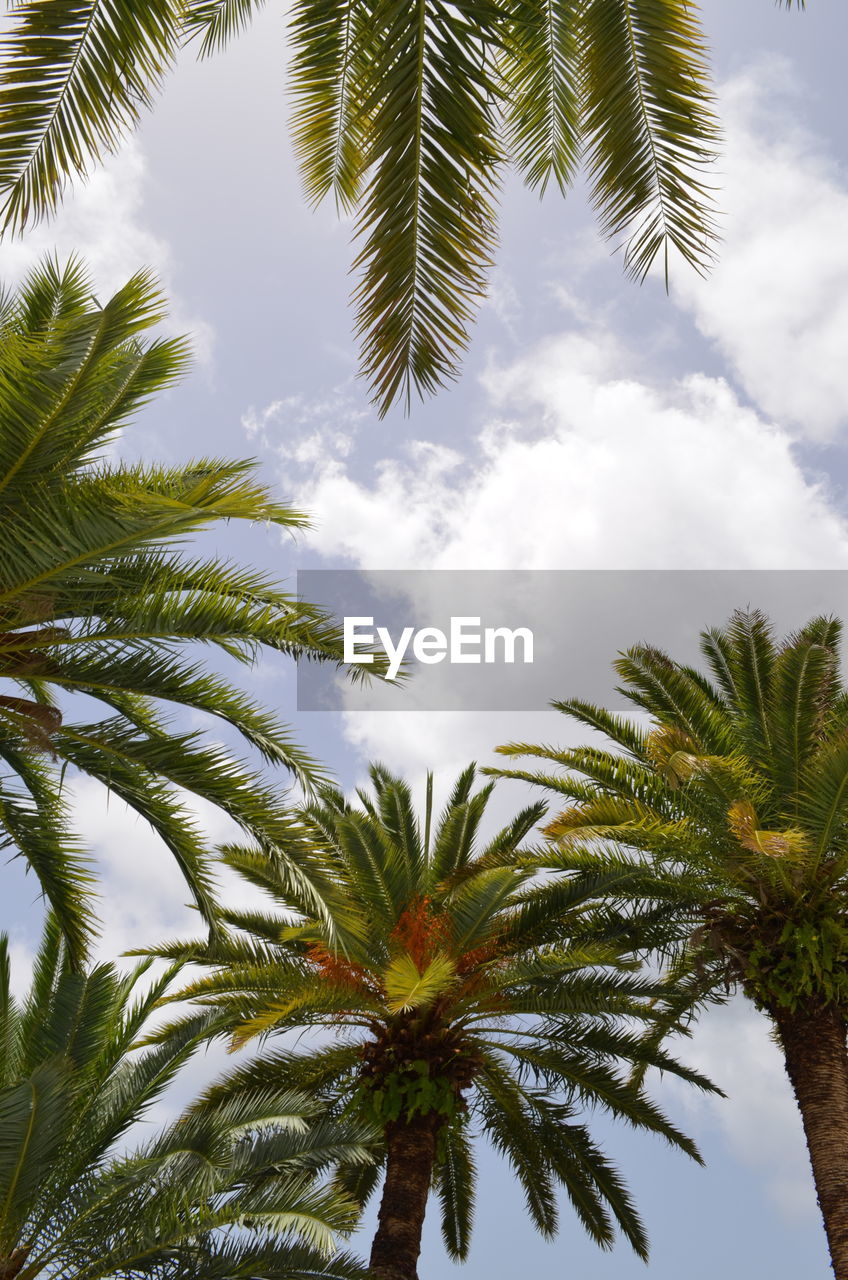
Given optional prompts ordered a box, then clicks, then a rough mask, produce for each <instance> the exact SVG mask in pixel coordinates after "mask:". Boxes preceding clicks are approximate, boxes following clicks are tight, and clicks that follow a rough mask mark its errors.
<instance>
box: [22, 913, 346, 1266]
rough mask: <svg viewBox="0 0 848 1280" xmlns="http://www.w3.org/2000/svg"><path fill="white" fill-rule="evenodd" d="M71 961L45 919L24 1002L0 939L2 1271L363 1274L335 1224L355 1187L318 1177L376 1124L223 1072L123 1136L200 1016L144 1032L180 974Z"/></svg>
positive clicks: (191, 1042)
mask: <svg viewBox="0 0 848 1280" xmlns="http://www.w3.org/2000/svg"><path fill="white" fill-rule="evenodd" d="M147 968H148V965H147V964H146V963H145V964H142V965H141V966H139V968H138V969H137V970H135V971H134V972H133V973H131V974H129V975H126V976H123V975H121V974H119V973H118V972H116V970H115V969H114V968H113V967H112V966H110V965H100V966H98V967H97V968H95V969H92V970H91V971H90V972H89V973H88V974H82V973H80V972H72V971H71V970H70V969H69V967H68V965H67V963H66V960H65V957H64V947H63V943H62V940H61V934H60V931H59V929H58V928H57V926H56V923H55V920H50V921H49V922H48V926H47V929H46V932H45V938H44V941H43V944H42V947H41V949H40V952H39V955H38V957H37V960H36V966H35V974H34V978H33V982H32V986H31V989H30V991H29V994H28V995H27V997H26V998H25V1000H24V1001H23V1002H18V1001H16V1000H15V999H14V998H13V996H12V995H11V992H10V977H11V974H10V966H9V957H8V950H7V945H6V939H5V938H3V939H1V940H0V1275H2V1276H4V1277H5V1278H6V1280H13V1278H14V1277H18V1280H49V1278H51V1277H56V1278H57V1280H58V1277H62V1280H130V1277H133V1278H134V1280H140V1278H141V1277H149V1278H150V1280H189V1278H191V1280H235V1278H236V1277H240V1276H241V1277H247V1276H250V1277H253V1278H255V1280H305V1278H306V1277H311V1276H328V1277H337V1278H338V1280H360V1278H361V1277H363V1276H364V1272H363V1271H362V1269H361V1268H360V1267H359V1266H358V1265H357V1264H356V1263H355V1262H354V1261H353V1260H352V1259H351V1258H349V1257H347V1256H345V1255H340V1254H337V1253H336V1251H335V1238H336V1235H337V1233H338V1232H339V1231H347V1230H349V1229H350V1227H351V1226H352V1225H353V1223H354V1222H355V1218H356V1205H355V1203H354V1202H353V1201H352V1200H351V1199H350V1198H349V1197H346V1196H345V1195H344V1194H343V1193H342V1192H341V1191H340V1190H339V1189H338V1188H333V1187H332V1186H331V1185H330V1183H329V1182H328V1181H326V1180H324V1181H322V1180H321V1178H320V1176H319V1175H320V1172H321V1170H322V1169H327V1170H332V1167H333V1166H334V1165H335V1164H336V1163H338V1161H339V1160H342V1159H343V1160H344V1161H345V1162H346V1163H347V1164H348V1165H350V1164H351V1163H353V1164H356V1162H358V1161H365V1160H367V1159H368V1158H369V1157H368V1153H367V1149H366V1147H365V1146H364V1145H363V1138H365V1137H366V1136H367V1135H365V1134H364V1133H357V1132H356V1131H355V1130H354V1128H353V1127H352V1126H351V1125H348V1126H347V1128H343V1127H341V1126H339V1125H337V1124H333V1123H330V1122H327V1121H325V1120H319V1119H316V1116H315V1107H314V1105H313V1104H311V1103H310V1102H309V1101H308V1100H307V1099H305V1098H304V1097H302V1096H301V1095H298V1094H297V1093H295V1092H292V1091H291V1090H285V1089H283V1088H276V1089H274V1088H272V1087H270V1086H267V1085H266V1086H264V1087H263V1088H262V1089H250V1088H244V1087H235V1088H233V1089H231V1088H230V1087H229V1085H228V1083H227V1082H226V1080H223V1081H219V1082H218V1083H217V1084H216V1085H214V1086H212V1088H211V1089H210V1091H209V1092H208V1094H207V1095H206V1096H204V1097H202V1098H201V1099H199V1100H198V1101H197V1102H195V1103H194V1104H192V1105H191V1106H189V1107H188V1108H187V1109H186V1110H185V1111H184V1112H183V1114H182V1115H181V1116H179V1117H178V1119H176V1120H175V1121H173V1122H172V1123H170V1124H169V1125H167V1126H166V1127H165V1128H164V1129H163V1130H162V1131H161V1132H160V1133H159V1134H158V1135H157V1136H155V1137H153V1138H150V1139H148V1140H147V1141H146V1142H145V1143H144V1145H143V1146H141V1147H140V1148H138V1149H137V1150H135V1151H133V1152H130V1153H128V1152H127V1150H126V1141H127V1136H128V1132H129V1131H130V1130H131V1127H132V1126H133V1125H134V1124H136V1123H137V1122H138V1121H139V1119H140V1118H141V1117H143V1115H144V1114H145V1112H146V1111H147V1110H148V1109H149V1107H150V1106H151V1104H152V1103H154V1102H156V1101H157V1099H159V1098H160V1097H161V1095H162V1094H163V1091H164V1090H165V1089H166V1088H167V1086H168V1085H169V1084H170V1082H171V1081H172V1080H173V1078H174V1076H175V1075H176V1073H177V1072H178V1070H179V1068H180V1067H181V1066H182V1065H183V1064H184V1063H185V1062H186V1061H187V1060H188V1058H189V1057H190V1056H191V1055H192V1053H193V1052H194V1051H195V1050H196V1048H197V1047H198V1044H199V1043H200V1035H199V1032H200V1031H201V1030H202V1025H203V1022H204V1019H203V1018H202V1016H201V1017H199V1018H196V1019H194V1021H193V1022H192V1020H189V1021H187V1022H186V1023H185V1024H184V1026H183V1027H182V1028H181V1030H180V1032H179V1033H178V1034H175V1035H174V1036H172V1037H170V1038H169V1039H168V1040H167V1041H166V1042H164V1043H160V1044H158V1045H156V1046H155V1047H150V1048H147V1049H135V1048H134V1045H135V1043H136V1041H137V1040H138V1038H139V1036H140V1035H142V1034H143V1033H144V1031H145V1029H146V1028H147V1027H148V1024H149V1023H150V1019H151V1014H152V1011H153V1010H154V1008H155V1005H156V1003H157V1001H158V1000H159V999H160V998H161V996H162V994H163V992H164V991H165V989H166V988H167V985H168V983H169V981H170V980H171V979H172V978H173V971H169V972H168V973H166V974H165V975H163V976H162V977H160V978H159V979H157V980H152V979H151V976H150V975H149V974H148V975H147V977H145V976H144V975H145V971H146V970H147Z"/></svg>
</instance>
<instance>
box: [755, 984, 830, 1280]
mask: <svg viewBox="0 0 848 1280" xmlns="http://www.w3.org/2000/svg"><path fill="white" fill-rule="evenodd" d="M771 1013H772V1017H773V1018H774V1021H775V1022H776V1024H777V1028H778V1031H779V1032H780V1039H781V1042H782V1044H783V1052H784V1059H785V1062H786V1072H787V1075H788V1076H789V1079H790V1081H791V1082H792V1088H793V1089H794V1091H795V1098H796V1100H797V1102H798V1109H799V1111H800V1112H801V1119H802V1120H803V1122H804V1133H805V1134H806V1137H807V1150H808V1151H809V1153H810V1163H811V1165H812V1166H813V1178H814V1179H815V1184H816V1195H817V1196H818V1202H819V1208H820V1209H821V1214H822V1218H823V1219H824V1229H825V1232H826V1234H827V1242H828V1246H829V1248H830V1260H831V1265H832V1267H833V1274H834V1275H835V1276H836V1280H848V1047H846V1038H845V1031H846V1024H845V1018H844V1016H843V1014H842V1013H841V1011H840V1010H839V1009H837V1008H835V1007H834V1006H832V1005H831V1006H820V1007H818V1008H806V1009H799V1010H797V1011H796V1012H795V1013H790V1012H789V1011H788V1010H787V1009H773V1010H772V1011H771Z"/></svg>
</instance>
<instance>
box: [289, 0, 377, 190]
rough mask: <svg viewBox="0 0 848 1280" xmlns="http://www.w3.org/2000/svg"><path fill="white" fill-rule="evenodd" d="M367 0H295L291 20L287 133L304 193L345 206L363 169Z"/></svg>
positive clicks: (365, 135) (368, 44)
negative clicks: (360, 0)
mask: <svg viewBox="0 0 848 1280" xmlns="http://www.w3.org/2000/svg"><path fill="white" fill-rule="evenodd" d="M371 16H372V15H371V14H370V13H369V6H366V5H362V4H358V3H356V2H355V0H298V2H297V3H296V4H295V5H294V7H293V11H292V17H291V20H290V24H289V35H290V40H291V47H292V59H291V67H290V76H291V90H290V92H291V96H292V103H293V113H292V134H293V138H294V147H295V151H296V153H297V155H298V158H299V160H300V168H301V173H302V175H303V184H304V188H305V191H306V195H307V198H308V199H309V200H310V202H311V203H313V204H318V203H319V202H320V201H321V200H323V199H324V197H325V196H326V195H328V194H329V193H330V192H332V194H333V195H334V197H335V200H336V204H337V205H338V207H339V208H340V209H342V210H344V211H345V212H350V211H351V210H352V209H353V208H354V207H355V206H356V203H357V201H358V199H359V196H360V193H361V190H362V179H363V175H364V172H365V168H366V162H365V149H366V145H367V126H368V109H367V106H366V98H367V94H368V91H369V81H368V76H369V73H368V56H369V52H370V40H369V18H370V17H371Z"/></svg>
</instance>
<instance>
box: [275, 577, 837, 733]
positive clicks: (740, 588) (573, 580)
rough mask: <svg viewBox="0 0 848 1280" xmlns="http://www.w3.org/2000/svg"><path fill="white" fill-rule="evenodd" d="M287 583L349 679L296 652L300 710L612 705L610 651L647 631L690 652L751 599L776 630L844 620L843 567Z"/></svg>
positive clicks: (694, 654) (676, 652)
mask: <svg viewBox="0 0 848 1280" xmlns="http://www.w3.org/2000/svg"><path fill="white" fill-rule="evenodd" d="M297 590H298V595H299V596H300V597H301V598H302V599H304V600H308V601H310V602H312V603H313V604H318V605H321V606H322V607H323V608H325V609H326V610H328V611H329V612H330V613H332V614H333V615H334V616H335V617H336V619H337V620H338V621H339V623H340V624H343V625H344V626H345V629H346V636H347V643H348V650H349V657H350V659H351V666H352V667H355V668H356V669H358V670H361V671H362V672H363V673H368V672H370V671H372V670H373V662H370V663H369V661H368V656H369V655H368V651H369V650H374V649H376V650H377V651H378V652H380V653H381V654H384V655H385V662H386V664H387V665H388V667H389V672H390V674H395V672H396V678H394V679H388V678H385V679H379V678H377V679H373V678H372V679H370V680H364V681H362V682H361V683H358V684H354V683H352V682H351V680H350V679H349V678H347V677H346V676H345V675H344V674H342V673H339V672H338V671H335V670H333V669H332V668H331V667H329V666H327V665H322V664H316V663H306V662H301V663H299V664H298V709H299V710H301V711H355V710H360V711H469V710H471V711H538V710H544V709H545V708H547V707H548V706H549V705H550V703H551V701H552V700H554V699H559V698H568V697H580V698H585V699H587V700H589V701H597V702H604V703H605V704H606V705H610V704H611V702H612V703H613V704H614V701H615V699H614V695H613V692H612V691H613V687H614V685H615V675H614V672H613V671H612V663H613V661H614V660H615V658H616V657H617V655H618V654H619V653H620V652H621V651H622V650H625V649H627V648H629V647H630V646H631V645H634V644H641V643H647V644H651V645H654V646H656V647H657V648H661V649H664V650H665V651H666V652H668V653H669V654H670V655H671V656H672V657H674V658H675V659H677V660H678V661H683V662H697V661H698V640H699V634H700V632H701V631H703V630H705V629H707V628H709V627H715V626H722V625H723V624H724V623H725V622H726V621H727V620H728V618H729V617H730V615H731V614H732V613H733V612H734V610H737V609H760V610H762V611H763V612H765V613H766V614H768V615H769V617H770V618H771V619H772V621H773V623H774V626H775V630H776V632H777V633H778V635H785V634H787V633H789V632H791V631H793V630H796V629H797V628H798V627H800V626H802V625H803V624H804V623H805V622H807V621H808V620H809V619H810V618H812V617H815V616H817V615H819V614H828V615H834V616H836V617H840V618H848V572H846V571H843V570H832V571H831V570H821V571H809V570H788V571H777V570H769V571H766V570H738V571H737V570H728V571H724V572H717V571H712V570H702V571H673V570H668V571H661V570H645V571H632V570H606V571H597V570H592V571H581V570H573V571H569V570H551V571H535V570H505V571H498V570H484V571H480V572H472V571H466V570H455V571H454V570H433V571H430V570H421V571H401V570H398V571H389V570H380V571H375V572H366V571H364V570H355V569H307V570H301V571H300V572H299V573H298V575H297Z"/></svg>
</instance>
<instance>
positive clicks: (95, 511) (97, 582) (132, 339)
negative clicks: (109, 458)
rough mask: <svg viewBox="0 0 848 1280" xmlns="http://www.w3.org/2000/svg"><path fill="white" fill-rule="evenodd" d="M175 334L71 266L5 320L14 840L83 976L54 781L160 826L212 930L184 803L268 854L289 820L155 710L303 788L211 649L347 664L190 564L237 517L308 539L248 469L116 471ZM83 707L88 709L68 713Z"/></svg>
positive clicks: (2, 645) (4, 554) (3, 700)
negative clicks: (191, 550)
mask: <svg viewBox="0 0 848 1280" xmlns="http://www.w3.org/2000/svg"><path fill="white" fill-rule="evenodd" d="M160 316H161V300H160V298H159V296H158V294H157V292H156V290H155V288H154V287H153V284H152V282H151V280H150V279H149V278H148V277H147V276H144V275H140V276H136V277H134V278H133V279H132V280H131V281H130V282H129V283H128V284H127V285H126V286H125V287H124V288H123V289H121V290H120V291H119V292H118V293H117V294H116V295H115V297H114V298H112V299H111V300H110V301H109V302H107V303H106V304H105V305H104V306H99V305H97V304H96V303H95V302H93V301H92V299H91V288H90V284H89V282H88V280H87V279H86V276H85V273H84V272H83V270H82V269H81V267H80V266H79V265H78V264H75V263H71V264H69V265H68V266H67V267H65V268H64V269H60V268H59V267H58V266H57V265H55V264H51V263H48V264H47V265H45V266H44V267H42V268H41V269H40V270H37V271H35V272H34V273H33V274H32V275H31V276H30V278H29V279H28V280H27V282H26V283H25V284H24V286H23V287H22V289H21V290H20V292H19V293H18V294H17V295H14V296H9V297H6V298H5V299H4V300H3V301H2V304H0V424H2V425H0V677H2V678H3V684H4V685H5V688H4V690H3V692H2V695H0V759H2V762H3V766H4V769H3V773H2V776H0V832H2V839H3V841H4V843H5V844H6V846H7V847H9V846H10V847H12V848H13V849H15V850H16V852H18V853H19V854H21V855H22V856H23V857H24V858H25V859H26V861H27V863H28V864H29V866H30V867H32V868H33V870H34V871H35V873H36V874H37V876H38V878H39V880H40V882H41V886H42V888H43V891H44V893H45V896H46V897H47V899H48V901H49V902H50V904H51V906H52V907H53V909H54V910H55V911H56V912H57V914H58V916H59V918H60V919H61V921H62V924H63V926H64V927H65V929H66V931H67V936H68V939H69V942H70V945H71V948H72V954H73V956H74V958H75V959H77V960H78V959H79V958H80V956H81V955H82V953H83V951H84V949H85V944H86V938H87V935H88V932H89V929H90V910H89V906H88V903H87V899H86V895H85V893H84V889H85V887H86V882H87V880H88V879H90V873H89V871H88V870H87V867H86V865H85V863H84V862H83V861H81V858H80V851H79V849H78V848H75V843H74V839H73V837H72V836H71V834H70V832H69V829H68V824H67V820H66V812H65V807H66V806H65V801H64V799H63V796H62V791H61V780H62V773H61V772H60V769H59V768H57V767H55V766H56V765H58V766H61V768H62V769H64V767H65V766H66V765H72V766H73V767H75V768H77V769H79V770H81V771H82V772H84V773H87V774H90V775H91V776H92V777H94V778H97V779H98V780H99V781H101V782H103V783H104V784H105V785H106V786H108V787H109V788H110V790H111V791H113V792H114V793H115V794H116V795H117V796H119V797H120V798H121V799H122V800H125V801H126V802H127V803H128V804H129V805H131V806H132V807H133V808H134V809H136V810H137V811H138V813H139V814H141V815H142V816H143V817H144V818H145V819H147V821H148V822H150V823H151V825H152V826H153V828H154V829H155V830H156V831H157V833H158V834H159V835H160V836H161V837H162V839H163V840H164V841H165V843H166V845H167V846H168V848H169V849H170V851H171V852H172V854H173V855H174V857H175V858H176V859H177V861H178V863H179V865H180V867H181V868H182V870H183V872H184V874H185V876H186V879H187V881H188V882H189V885H190V887H191V889H192V892H193V894H194V896H195V899H196V901H197V903H198V905H199V906H200V908H201V910H202V911H203V912H204V914H205V915H206V916H207V917H209V918H211V917H212V915H213V910H214V903H213V895H212V882H211V878H210V875H209V872H208V870H207V866H206V860H205V856H204V847H205V841H204V838H203V835H202V833H201V832H200V831H199V829H198V828H197V825H196V823H195V822H194V821H193V819H192V817H191V816H190V814H189V813H188V812H187V811H186V808H185V805H184V804H181V803H180V801H179V799H178V789H182V790H183V791H185V792H189V793H193V794H194V795H197V796H201V797H203V798H204V799H206V800H208V801H210V802H212V803H213V804H215V805H218V806H220V807H221V808H222V809H223V810H224V811H225V812H226V813H228V814H229V815H230V816H231V817H232V818H234V819H235V820H236V822H238V823H239V824H240V826H241V827H242V828H243V829H244V830H245V831H246V832H251V833H252V834H253V836H254V837H255V838H256V839H257V840H260V841H268V842H279V841H280V839H281V837H282V835H283V834H284V831H283V829H284V828H285V827H286V820H285V818H284V817H283V816H282V814H281V809H280V805H279V802H278V800H277V798H276V795H275V794H274V793H272V792H271V790H270V789H269V786H268V784H267V783H266V782H265V781H264V780H263V778H262V776H261V775H260V774H259V773H257V771H256V770H255V769H254V768H252V767H249V766H248V765H246V764H242V763H241V762H239V761H238V760H236V759H235V758H233V757H232V756H231V755H229V754H228V753H227V752H226V751H224V750H223V749H222V748H219V747H217V746H215V745H214V744H212V743H210V742H209V741H208V740H207V738H206V737H205V735H204V734H203V733H201V732H199V731H194V732H182V731H178V730H177V729H176V727H173V726H171V725H169V723H168V722H167V721H166V720H165V719H164V718H163V716H162V714H161V710H160V709H159V704H162V703H164V704H170V705H171V706H172V707H173V708H180V707H183V708H189V709H191V710H192V711H200V712H204V713H208V714H210V715H213V716H215V717H217V718H218V720H219V721H223V722H225V723H227V724H228V725H231V726H232V727H233V728H234V729H235V730H236V731H237V732H238V734H239V735H240V737H241V738H242V739H243V740H245V741H246V742H247V744H248V745H249V746H250V748H251V749H252V750H254V751H255V752H257V753H258V755H259V756H260V757H261V758H262V759H263V760H264V761H265V762H267V763H269V764H270V765H273V766H277V765H282V766H284V767H286V768H287V769H289V770H291V771H293V772H294V773H295V774H296V775H297V776H298V777H299V778H301V779H302V780H303V781H305V782H309V781H310V780H314V779H316V778H318V777H320V771H319V770H317V769H316V768H315V766H314V765H313V763H312V761H311V760H310V759H309V757H308V756H307V755H306V754H305V753H304V752H303V751H301V750H300V749H299V748H298V747H297V746H296V745H295V744H294V743H293V742H292V740H291V737H290V735H289V732H288V731H287V729H286V728H285V727H284V726H282V725H281V724H279V723H278V721H277V720H276V719H275V717H274V716H273V715H270V714H268V713H267V712H265V711H264V710H262V709H261V708H260V707H258V706H257V705H255V704H254V703H253V702H252V701H251V699H250V698H249V697H247V696H246V695H245V694H244V693H243V692H241V691H240V690H239V689H238V688H237V687H235V686H234V685H233V684H231V683H230V682H229V681H228V680H225V679H223V678H222V677H220V676H219V675H217V674H215V673H214V671H212V670H210V668H209V667H208V665H206V664H205V663H203V662H202V661H200V660H199V658H198V656H197V653H198V649H197V646H198V645H200V644H203V645H206V646H211V647H213V648H215V649H217V650H219V651H221V652H222V653H224V654H225V655H227V656H228V657H235V658H238V659H241V660H242V661H250V660H251V659H252V658H253V657H254V656H255V655H256V653H257V652H258V651H260V650H261V649H262V648H265V649H267V650H269V651H270V650H276V651H278V652H282V653H284V654H290V655H293V656H298V655H305V656H309V657H316V658H331V659H335V658H337V657H338V655H339V653H340V644H339V642H338V637H337V635H336V630H335V627H334V626H333V625H331V624H329V623H328V622H327V621H326V620H324V619H323V618H322V617H321V616H320V615H319V614H318V613H317V612H316V611H314V610H311V609H310V608H309V606H308V605H305V604H301V603H300V602H299V601H296V600H294V599H293V598H292V597H290V596H288V595H287V594H286V593H284V592H283V591H281V590H280V589H279V588H278V587H276V586H275V585H274V584H273V583H272V582H271V581H269V580H267V579H266V578H265V577H264V576H263V575H262V574H260V573H257V572H255V571H253V570H250V569H244V568H241V567H239V566H237V565H234V564H230V563H228V562H226V561H224V560H222V559H220V558H214V557H213V558H206V557H202V556H197V555H190V554H186V553H185V552H184V551H183V550H182V549H181V547H180V545H179V544H180V543H181V542H183V541H184V540H185V539H186V538H187V537H188V536H189V535H191V534H193V533H195V532H196V531H198V530H202V529H204V528H206V527H208V526H210V525H213V524H215V523H218V522H221V521H224V520H230V519H233V518H235V519H242V520H251V521H255V520H262V521H265V522H270V523H271V524H276V525H279V526H282V527H284V528H298V527H300V526H301V525H303V524H304V518H303V517H302V516H301V515H299V514H298V513H297V512H295V511H292V510H291V509H289V508H288V507H285V506H282V505H280V504H279V503H277V502H275V501H274V500H273V498H272V497H271V495H270V494H269V493H268V492H267V490H266V489H265V488H264V487H263V486H262V485H261V484H259V483H257V481H256V480H255V479H254V478H253V476H252V475H251V467H250V465H249V464H245V463H229V462H222V461H218V460H216V459H207V460H201V461H198V462H194V463H190V464H188V465H187V466H182V467H173V468H170V469H165V468H156V467H152V466H150V465H138V466H121V465H115V464H112V463H107V462H106V461H104V457H103V455H104V451H105V450H106V448H107V447H108V446H109V444H110V443H111V442H112V441H113V439H114V437H115V434H116V432H117V430H118V428H119V427H120V426H121V424H122V423H124V422H125V421H126V420H127V419H128V417H129V416H130V415H131V414H132V413H133V412H134V411H135V410H136V409H137V408H138V407H139V406H140V405H142V404H144V402H145V401H146V400H148V399H149V398H150V397H151V396H152V395H154V394H155V393H156V392H157V391H159V390H161V389H162V388H165V387H167V386H168V385H169V384H170V383H171V382H173V380H174V379H175V378H176V377H177V376H178V374H179V373H180V372H181V371H182V370H183V368H184V366H185V363H186V349H185V344H184V343H183V342H181V341H176V340H164V339H161V338H154V339H149V340H144V338H143V336H142V335H143V333H144V330H146V329H148V328H149V327H150V326H151V325H153V324H154V323H155V322H156V321H157V320H158V319H159V318H160ZM79 693H82V694H86V695H87V696H88V699H92V700H93V701H88V702H87V701H86V700H83V699H74V698H72V697H70V696H69V695H72V694H79ZM75 707H76V708H80V709H81V710H82V714H83V717H84V718H83V719H72V718H71V716H70V715H69V712H70V711H71V710H72V709H74V708H75Z"/></svg>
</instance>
